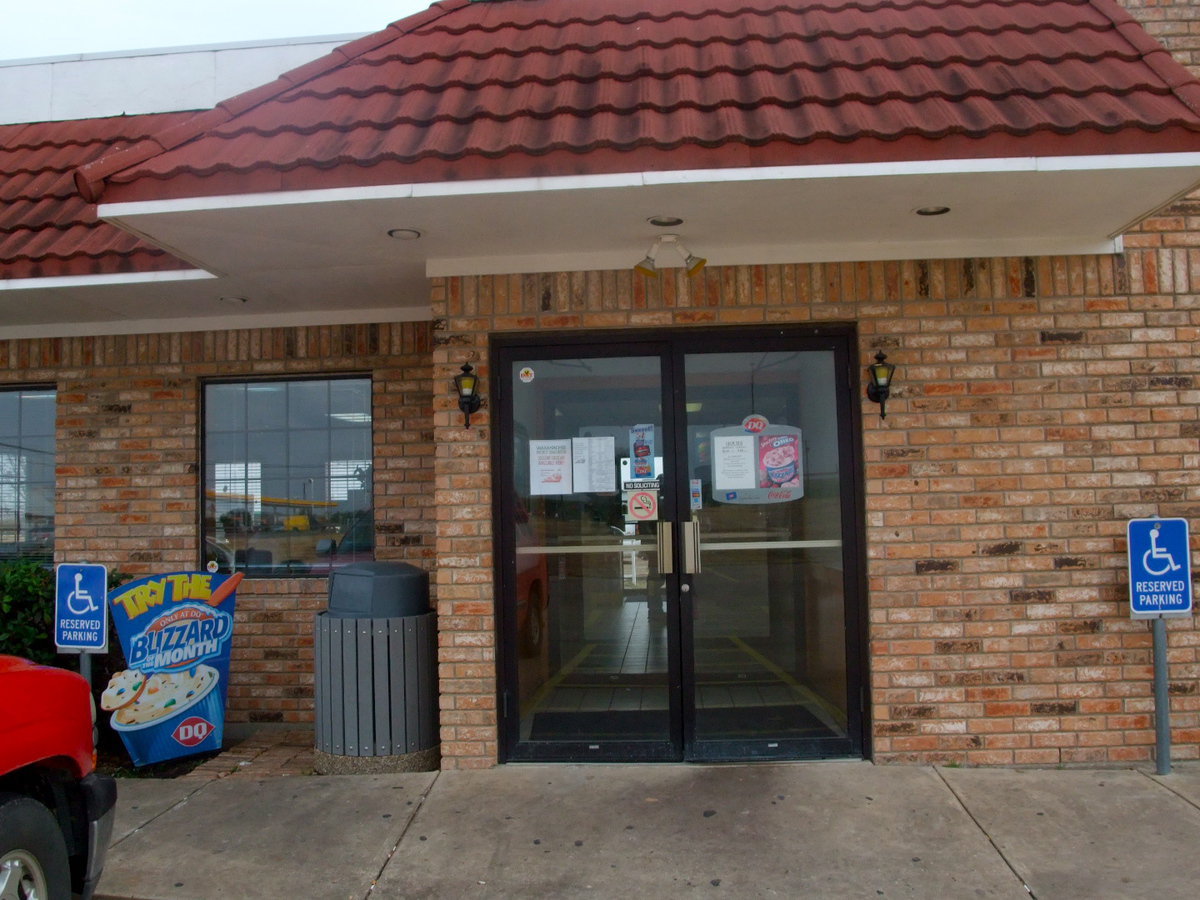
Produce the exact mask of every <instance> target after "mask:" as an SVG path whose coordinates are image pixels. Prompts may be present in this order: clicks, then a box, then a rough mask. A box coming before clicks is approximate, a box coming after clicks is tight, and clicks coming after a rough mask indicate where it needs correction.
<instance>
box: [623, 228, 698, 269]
mask: <svg viewBox="0 0 1200 900" xmlns="http://www.w3.org/2000/svg"><path fill="white" fill-rule="evenodd" d="M664 244H669V245H670V246H672V247H674V248H675V251H676V252H677V253H678V254H679V255H680V257H682V258H683V267H684V268H685V269H687V273H688V274H689V275H695V274H696V273H697V272H699V271H700V270H701V269H703V268H704V267H705V266H706V265H708V260H707V259H705V258H704V257H703V256H697V255H696V254H694V253H692V252H691V251H689V250H688V248H687V247H685V246H683V242H682V241H680V240H679V235H677V234H664V235H663V236H662V237H659V238H655V239H654V243H653V244H651V245H650V249H649V250H647V251H646V255H645V257H644V258H643V259H642V261H641V262H639V263H637V264H636V265H635V266H634V267H633V268H634V271H637V272H641V273H642V274H643V275H646V276H648V277H650V278H657V277H658V251H659V249H661V248H662V246H663V245H664Z"/></svg>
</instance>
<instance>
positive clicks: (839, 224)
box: [99, 153, 1200, 285]
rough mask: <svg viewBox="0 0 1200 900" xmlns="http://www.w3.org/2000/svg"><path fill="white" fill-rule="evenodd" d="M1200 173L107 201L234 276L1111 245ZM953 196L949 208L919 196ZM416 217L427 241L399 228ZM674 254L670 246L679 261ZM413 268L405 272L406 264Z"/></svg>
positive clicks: (426, 187)
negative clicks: (658, 251) (666, 222)
mask: <svg viewBox="0 0 1200 900" xmlns="http://www.w3.org/2000/svg"><path fill="white" fill-rule="evenodd" d="M1198 182H1200V153H1167V154H1140V155H1138V154H1129V155H1120V156H1086V157H1055V158H1010V159H983V160H935V161H922V162H899V163H874V164H855V165H823V166H795V167H777V168H753V169H713V170H695V171H678V172H669V171H668V172H645V173H623V174H616V175H598V176H577V177H556V178H517V179H503V180H489V181H471V182H453V183H433V184H412V185H392V186H383V187H367V188H345V189H332V190H314V191H293V192H284V193H274V194H254V195H238V196H228V197H201V198H183V199H174V200H162V201H142V202H131V203H108V204H101V206H100V209H99V213H100V215H101V217H103V218H105V219H107V220H109V221H111V222H113V223H115V224H118V225H120V226H122V227H125V228H128V229H130V230H132V231H135V232H136V233H138V234H141V235H143V236H145V237H146V238H148V239H149V240H151V241H152V242H154V243H156V244H159V245H161V246H163V247H164V248H166V249H168V250H170V251H171V252H173V253H175V254H177V255H179V256H180V257H182V258H185V259H188V260H190V261H192V262H193V263H195V264H196V265H198V266H200V267H202V268H204V269H207V270H209V271H213V272H217V273H221V274H225V275H246V276H248V275H254V276H255V277H256V278H260V279H272V278H277V277H278V278H289V277H290V278H295V277H296V275H297V273H301V272H313V271H316V270H322V269H327V268H329V267H338V268H340V269H342V270H343V271H346V270H359V271H361V272H362V273H363V274H364V275H365V274H366V272H367V270H382V271H376V275H380V274H382V272H384V271H386V272H389V273H391V275H392V276H393V278H392V279H385V280H392V281H393V282H394V283H395V284H397V285H399V284H400V283H402V282H403V283H406V282H407V281H408V279H409V278H410V277H412V276H413V275H415V274H417V273H416V272H415V271H414V270H415V269H416V268H419V269H420V270H421V272H420V274H421V275H422V276H423V275H429V276H443V275H446V276H449V275H477V274H509V273H524V272H530V273H532V272H550V271H571V270H591V269H623V268H628V267H630V266H631V265H632V263H633V262H635V261H636V260H637V259H640V258H641V255H642V254H643V253H644V252H645V250H646V246H647V242H648V241H650V240H652V239H653V238H654V237H655V236H656V235H657V234H659V233H661V232H662V231H663V229H656V228H655V227H653V226H651V225H649V224H647V222H646V219H647V218H648V217H650V216H653V215H658V214H666V215H673V216H679V217H680V218H682V219H684V224H683V225H681V226H680V227H679V228H678V229H668V230H676V231H678V232H679V234H680V235H681V236H682V237H683V239H684V240H686V242H687V243H688V245H689V247H691V248H692V249H693V250H694V251H695V252H696V253H699V254H701V255H703V256H706V257H707V258H708V260H709V262H710V264H712V265H736V264H757V263H783V262H814V261H850V260H884V259H921V258H948V257H950V258H953V257H974V256H986V257H993V256H1009V255H1017V256H1024V255H1038V256H1040V255H1057V254H1090V253H1111V252H1114V251H1115V250H1116V248H1117V243H1116V238H1117V237H1118V236H1119V235H1120V234H1121V233H1122V232H1123V231H1125V230H1127V229H1128V228H1129V227H1130V226H1131V225H1132V224H1134V223H1136V222H1138V221H1140V220H1141V219H1142V218H1144V217H1145V216H1147V215H1149V214H1150V213H1152V212H1154V211H1155V210H1156V209H1158V208H1160V207H1161V206H1163V205H1165V204H1166V203H1169V202H1170V201H1171V200H1173V199H1175V198H1177V197H1179V196H1181V195H1182V194H1185V193H1187V192H1188V191H1189V190H1191V189H1192V188H1193V187H1194V186H1195V185H1196V184H1197V183H1198ZM928 206H947V207H950V212H949V213H948V214H946V215H943V216H933V217H924V216H918V215H916V214H915V210H916V209H918V208H921V207H928ZM394 228H411V229H416V230H419V231H420V232H421V234H422V236H421V238H420V240H416V241H396V240H393V239H391V238H389V237H388V236H387V232H388V230H389V229H394ZM664 261H665V262H668V263H669V262H670V261H669V260H664ZM397 277H398V279H399V280H398V281H396V280H395V279H396V278H397Z"/></svg>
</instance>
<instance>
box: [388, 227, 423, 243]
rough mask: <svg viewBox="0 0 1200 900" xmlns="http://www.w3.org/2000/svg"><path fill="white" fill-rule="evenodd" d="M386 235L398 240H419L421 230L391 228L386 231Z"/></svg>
mask: <svg viewBox="0 0 1200 900" xmlns="http://www.w3.org/2000/svg"><path fill="white" fill-rule="evenodd" d="M388 237H390V238H395V239H396V240H398V241H416V240H420V238H421V232H419V231H417V229H415V228H393V229H392V230H391V231H389V232H388Z"/></svg>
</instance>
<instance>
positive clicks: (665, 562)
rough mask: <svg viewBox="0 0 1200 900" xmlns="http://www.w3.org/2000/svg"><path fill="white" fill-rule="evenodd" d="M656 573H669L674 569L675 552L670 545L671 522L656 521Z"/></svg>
mask: <svg viewBox="0 0 1200 900" xmlns="http://www.w3.org/2000/svg"><path fill="white" fill-rule="evenodd" d="M657 540H658V574H660V575H670V574H671V573H672V572H674V571H675V554H674V553H673V552H672V551H673V550H674V548H673V547H672V546H671V523H670V522H659V523H658V538H657Z"/></svg>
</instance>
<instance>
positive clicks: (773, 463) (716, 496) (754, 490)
mask: <svg viewBox="0 0 1200 900" xmlns="http://www.w3.org/2000/svg"><path fill="white" fill-rule="evenodd" d="M751 418H753V420H754V421H753V422H751ZM747 422H749V423H750V426H748V425H747V423H745V422H744V423H743V424H742V425H734V426H730V427H728V428H718V429H716V430H714V431H713V432H712V435H711V436H710V447H711V452H712V460H713V481H712V498H713V500H715V501H717V502H719V503H786V502H788V501H790V500H799V499H800V498H801V497H803V496H804V442H803V441H802V440H801V436H800V429H799V428H793V427H791V426H790V425H771V424H769V423H768V422H767V421H766V420H765V419H764V418H763V417H762V416H755V417H748V418H747ZM751 426H752V428H751Z"/></svg>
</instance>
